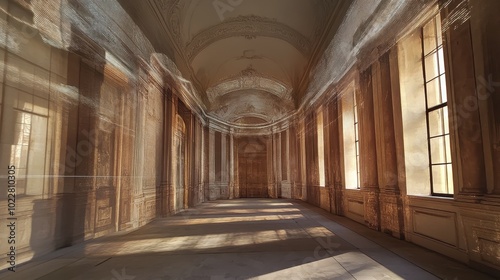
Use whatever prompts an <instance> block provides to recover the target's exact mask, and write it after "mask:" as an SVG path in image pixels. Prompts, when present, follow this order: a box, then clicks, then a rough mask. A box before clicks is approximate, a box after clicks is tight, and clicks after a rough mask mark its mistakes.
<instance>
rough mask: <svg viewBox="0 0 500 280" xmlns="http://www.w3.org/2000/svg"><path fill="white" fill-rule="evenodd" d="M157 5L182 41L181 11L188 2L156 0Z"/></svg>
mask: <svg viewBox="0 0 500 280" xmlns="http://www.w3.org/2000/svg"><path fill="white" fill-rule="evenodd" d="M156 4H157V5H158V7H160V9H161V10H162V11H163V12H164V13H165V16H164V18H165V20H167V22H168V23H169V25H170V26H171V28H170V30H171V31H172V33H173V34H174V35H175V36H176V38H179V39H180V35H181V26H180V21H181V11H182V9H183V8H184V5H185V4H186V1H180V0H156Z"/></svg>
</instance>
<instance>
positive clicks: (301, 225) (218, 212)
mask: <svg viewBox="0 0 500 280" xmlns="http://www.w3.org/2000/svg"><path fill="white" fill-rule="evenodd" d="M0 279H23V280H25V279H44V280H58V279H64V280H66V279H81V280H87V279H99V280H100V279H103V280H104V279H112V280H138V279H151V280H159V279H210V280H223V279H287V280H291V279H419V280H421V279H450V280H452V279H453V280H455V279H456V280H459V279H491V278H489V277H488V276H486V275H484V274H481V273H479V272H477V271H475V270H472V269H470V268H468V267H467V266H465V265H463V264H460V263H457V262H455V261H453V260H451V259H449V258H446V257H443V256H441V255H439V254H436V253H433V252H431V251H429V250H426V249H423V248H420V247H418V246H415V245H413V244H410V243H408V242H404V241H400V240H397V239H394V238H392V237H389V236H386V235H385V234H383V233H379V232H376V231H372V230H369V229H367V228H365V227H364V226H362V225H359V224H356V223H355V222H352V221H350V220H348V219H345V218H342V217H336V216H333V215H331V214H328V213H326V212H324V211H323V210H321V209H319V208H316V207H313V206H310V205H308V204H305V203H302V202H297V201H292V200H270V199H241V200H231V201H216V202H209V203H205V204H203V205H201V206H200V207H197V208H194V209H189V210H187V211H186V212H183V213H181V214H179V215H176V216H173V217H169V218H165V219H159V220H157V221H155V222H153V223H151V224H149V225H146V226H144V227H142V228H140V229H138V230H136V231H133V232H130V233H127V234H119V235H113V236H108V237H105V238H100V239H97V240H93V241H90V242H86V243H85V244H80V245H77V246H73V247H69V248H65V249H62V250H59V251H56V252H54V253H51V254H49V255H47V256H45V257H43V258H40V259H37V260H34V261H31V262H29V263H27V264H25V265H22V266H20V267H18V271H17V272H16V273H5V272H3V273H2V274H0Z"/></svg>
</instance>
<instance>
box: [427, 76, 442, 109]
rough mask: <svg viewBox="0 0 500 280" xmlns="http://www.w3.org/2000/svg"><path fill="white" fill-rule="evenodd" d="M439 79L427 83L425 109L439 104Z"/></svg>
mask: <svg viewBox="0 0 500 280" xmlns="http://www.w3.org/2000/svg"><path fill="white" fill-rule="evenodd" d="M439 87H440V86H439V79H434V80H432V81H430V82H428V83H427V107H428V108H432V107H434V106H436V105H439V104H441V93H440V91H439Z"/></svg>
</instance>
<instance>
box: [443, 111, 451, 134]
mask: <svg viewBox="0 0 500 280" xmlns="http://www.w3.org/2000/svg"><path fill="white" fill-rule="evenodd" d="M442 112H443V126H444V133H445V134H449V133H450V122H449V120H448V106H446V107H443V109H442Z"/></svg>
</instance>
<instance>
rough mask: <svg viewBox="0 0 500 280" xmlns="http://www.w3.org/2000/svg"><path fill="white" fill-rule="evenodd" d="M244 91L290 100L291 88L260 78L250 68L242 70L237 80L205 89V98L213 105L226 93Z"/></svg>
mask: <svg viewBox="0 0 500 280" xmlns="http://www.w3.org/2000/svg"><path fill="white" fill-rule="evenodd" d="M246 89H254V90H262V91H265V92H268V93H271V94H273V95H275V96H277V97H279V98H282V99H285V100H289V101H291V100H292V96H291V92H292V89H291V88H288V87H287V86H286V85H284V84H282V83H280V82H278V81H275V80H272V79H269V78H266V77H263V76H260V75H259V74H258V73H257V72H256V71H255V69H253V68H252V67H249V68H247V69H245V70H243V71H242V73H241V76H239V77H237V78H234V79H231V80H226V81H224V82H222V83H220V84H218V85H216V86H214V87H211V88H209V89H207V97H208V100H209V101H210V103H213V102H215V101H216V99H217V98H219V97H221V96H224V95H226V94H228V93H231V92H235V91H239V90H246Z"/></svg>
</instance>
